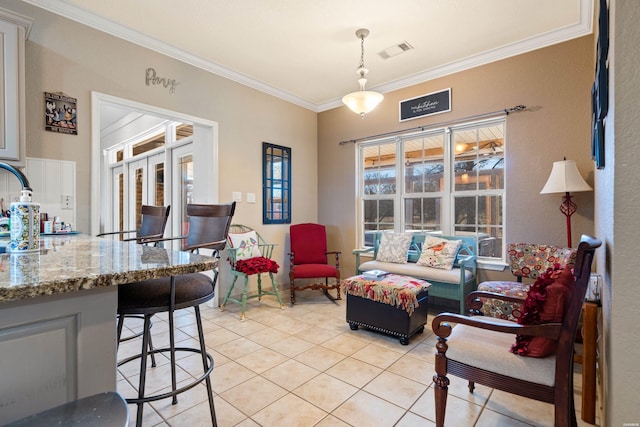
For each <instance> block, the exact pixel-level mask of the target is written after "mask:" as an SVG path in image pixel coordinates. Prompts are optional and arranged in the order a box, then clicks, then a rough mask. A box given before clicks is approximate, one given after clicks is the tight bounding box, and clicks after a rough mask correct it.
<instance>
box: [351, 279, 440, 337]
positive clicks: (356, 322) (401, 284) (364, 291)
mask: <svg viewBox="0 0 640 427" xmlns="http://www.w3.org/2000/svg"><path fill="white" fill-rule="evenodd" d="M429 287H431V284H430V283H429V282H426V281H424V280H419V279H414V278H413V277H409V276H401V275H397V274H388V275H386V276H384V277H383V278H382V279H379V280H368V279H365V278H364V277H363V276H362V275H358V276H353V277H349V278H347V279H344V280H343V281H342V291H343V292H344V293H345V294H346V295H347V323H349V327H350V328H351V329H352V330H357V329H358V327H359V326H363V327H366V328H369V329H372V330H375V331H378V332H383V333H386V334H389V335H393V336H397V337H399V338H400V344H402V345H407V344H409V338H410V337H411V336H412V335H414V334H416V333H421V332H422V331H424V325H425V324H426V323H427V297H428V295H429Z"/></svg>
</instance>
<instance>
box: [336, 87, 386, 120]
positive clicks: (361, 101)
mask: <svg viewBox="0 0 640 427" xmlns="http://www.w3.org/2000/svg"><path fill="white" fill-rule="evenodd" d="M383 99H384V95H382V94H381V93H378V92H373V91H369V90H359V91H357V92H351V93H349V94H347V95H345V96H344V97H342V102H343V103H344V104H345V105H346V106H347V107H349V109H350V110H351V111H353V112H354V113H357V114H360V115H361V116H363V115H365V114H367V113H368V112H370V111H371V110H373V109H374V108H376V106H377V105H378V104H380V102H381V101H382V100H383Z"/></svg>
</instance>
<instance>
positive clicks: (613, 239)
mask: <svg viewBox="0 0 640 427" xmlns="http://www.w3.org/2000/svg"><path fill="white" fill-rule="evenodd" d="M609 5H610V16H611V28H610V32H609V34H610V39H611V46H610V50H609V70H610V71H609V73H610V74H609V82H610V83H609V87H610V94H609V95H610V96H609V114H608V115H607V119H606V125H605V126H606V127H605V141H606V143H605V155H606V156H605V162H606V164H605V168H604V169H602V170H598V171H597V172H596V200H595V205H596V210H597V214H596V224H597V225H596V235H597V236H598V237H600V238H602V240H603V244H604V248H602V249H600V250H599V252H598V255H597V258H596V266H597V271H598V273H600V274H602V275H603V276H604V292H603V301H602V312H603V331H602V334H603V340H602V342H603V347H604V348H603V351H602V354H603V361H602V363H601V366H602V367H603V368H604V369H603V371H604V381H603V383H604V390H605V392H604V396H605V398H604V408H605V410H604V411H605V414H604V420H603V422H602V423H601V425H603V426H622V425H625V423H627V424H626V425H633V423H635V425H637V423H638V422H639V421H640V405H639V404H638V392H637V388H638V383H640V364H638V354H640V328H638V272H637V270H638V269H637V268H636V265H637V256H636V254H637V246H638V231H637V230H638V212H639V211H640V193H638V188H637V187H638V185H637V183H638V179H637V178H636V177H635V174H636V171H637V169H638V164H639V163H640V148H639V146H638V135H639V134H640V110H638V100H639V99H640V75H638V69H639V68H640V57H638V54H637V52H638V44H640V28H639V27H638V20H640V8H638V4H637V3H636V2H628V1H617V0H611V1H610V2H609Z"/></svg>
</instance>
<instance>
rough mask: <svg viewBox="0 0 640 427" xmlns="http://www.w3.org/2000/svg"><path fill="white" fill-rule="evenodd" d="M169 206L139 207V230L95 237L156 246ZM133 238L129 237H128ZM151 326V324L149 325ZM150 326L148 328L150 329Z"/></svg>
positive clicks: (128, 338) (162, 230)
mask: <svg viewBox="0 0 640 427" xmlns="http://www.w3.org/2000/svg"><path fill="white" fill-rule="evenodd" d="M170 211H171V206H151V205H142V206H141V207H140V214H141V221H140V228H138V229H136V230H122V231H110V232H105V233H100V234H97V235H96V237H105V236H119V239H120V240H122V241H124V242H130V241H135V242H136V243H140V244H144V245H151V244H153V245H154V246H157V245H158V241H159V239H162V236H163V235H164V230H165V228H166V226H167V220H168V219H169V212H170ZM132 234H133V235H134V236H135V237H129V236H130V235H132ZM126 317H128V318H138V319H142V316H126ZM151 326H153V323H152V324H151ZM151 326H150V327H151ZM142 333H143V332H142V331H140V332H138V333H134V334H132V335H129V336H126V337H122V338H120V342H124V341H129V340H132V339H134V338H138V337H141V336H142ZM152 349H153V343H152V341H151V338H149V350H152ZM151 366H153V367H155V366H156V357H155V355H154V354H153V353H152V354H151Z"/></svg>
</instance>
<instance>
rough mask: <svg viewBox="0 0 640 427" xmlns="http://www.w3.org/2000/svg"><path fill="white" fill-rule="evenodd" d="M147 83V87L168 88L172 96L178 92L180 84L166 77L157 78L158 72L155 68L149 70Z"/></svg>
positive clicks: (146, 78)
mask: <svg viewBox="0 0 640 427" xmlns="http://www.w3.org/2000/svg"><path fill="white" fill-rule="evenodd" d="M145 83H146V84H147V86H151V85H162V86H164V87H166V88H167V87H168V88H169V93H170V94H172V95H173V93H174V92H175V91H176V86H178V85H179V84H180V83H179V82H177V81H176V80H175V79H168V78H166V77H157V75H156V70H155V69H154V68H147V71H146V76H145Z"/></svg>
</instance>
